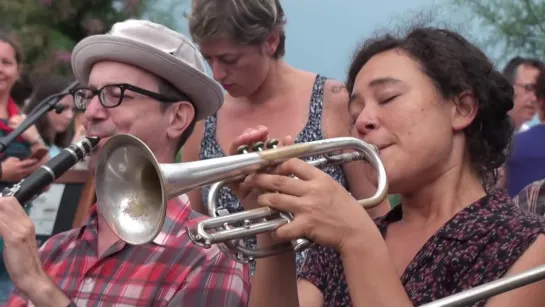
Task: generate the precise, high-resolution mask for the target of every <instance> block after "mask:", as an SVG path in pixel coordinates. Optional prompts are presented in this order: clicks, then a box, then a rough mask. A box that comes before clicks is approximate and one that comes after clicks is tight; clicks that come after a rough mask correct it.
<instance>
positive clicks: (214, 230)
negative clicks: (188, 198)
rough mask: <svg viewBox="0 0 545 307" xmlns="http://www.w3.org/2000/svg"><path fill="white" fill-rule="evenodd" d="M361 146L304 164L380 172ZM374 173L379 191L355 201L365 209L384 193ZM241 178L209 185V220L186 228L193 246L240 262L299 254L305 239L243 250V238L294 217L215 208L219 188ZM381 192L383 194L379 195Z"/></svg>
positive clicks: (377, 162) (243, 150)
mask: <svg viewBox="0 0 545 307" xmlns="http://www.w3.org/2000/svg"><path fill="white" fill-rule="evenodd" d="M317 142H320V141H317ZM360 142H361V141H360ZM362 143H363V142H362ZM277 144H278V142H277V141H276V140H270V141H269V142H267V143H266V144H264V143H263V142H258V143H256V144H254V146H253V150H254V151H257V152H264V150H263V147H265V146H266V148H267V150H271V149H276V148H277V147H276V145H277ZM363 144H365V143H363ZM363 144H360V145H362V147H360V148H359V150H360V151H354V152H349V153H342V154H338V155H329V154H327V153H324V157H323V158H319V159H315V160H310V161H307V163H309V164H310V165H312V166H314V167H318V168H320V167H325V166H331V165H339V164H344V163H349V162H352V161H361V160H365V161H368V162H370V163H371V164H373V165H374V166H375V167H377V165H378V167H377V168H379V169H380V168H382V169H383V167H382V163H381V162H380V159H379V158H378V152H377V150H376V148H374V146H372V145H368V144H365V145H366V146H367V147H363V146H365V145H363ZM363 148H365V149H366V150H367V151H366V150H364V149H363ZM247 149H248V146H241V147H240V148H239V150H238V151H239V153H242V154H247V153H248V151H247ZM352 149H354V148H352ZM368 149H371V150H368ZM377 173H378V176H379V180H378V181H379V188H378V189H377V193H376V194H375V196H374V197H372V198H369V199H362V200H359V202H360V204H361V205H362V206H363V207H364V208H367V209H368V208H372V207H375V206H377V205H379V204H380V203H381V202H382V201H383V200H384V198H385V197H386V194H387V185H386V177H385V173H384V174H383V175H384V176H382V177H381V174H380V170H379V171H378V172H377ZM242 179H244V176H238V177H236V178H230V179H229V180H228V181H227V180H226V181H220V182H217V183H215V184H213V185H212V186H211V188H210V191H209V193H208V201H207V210H208V215H209V216H210V217H211V218H210V219H208V220H204V221H202V222H200V223H198V224H197V225H196V226H195V227H194V228H193V229H190V228H188V234H189V236H190V238H191V240H192V241H193V242H194V243H195V244H198V245H200V246H203V247H205V248H208V247H210V246H211V245H212V244H217V245H218V247H219V248H220V249H221V250H222V251H223V252H224V253H226V254H228V255H229V256H230V257H231V258H233V259H235V260H236V261H238V262H242V263H247V262H249V261H252V260H254V259H256V258H263V257H268V256H272V255H275V254H278V253H281V252H284V251H286V250H294V251H296V252H297V251H302V250H304V249H306V248H308V247H310V246H311V245H312V242H310V241H308V240H307V239H306V238H300V239H297V240H294V241H292V242H291V243H290V244H283V245H277V246H273V247H269V248H259V249H249V248H247V247H246V244H245V242H244V239H246V238H248V237H251V236H254V235H257V234H261V233H265V232H272V231H274V230H276V229H278V228H279V227H280V226H282V225H285V224H287V223H290V222H291V221H292V220H293V218H294V217H293V215H292V214H290V213H285V212H278V211H275V210H272V209H271V208H268V207H266V208H258V209H252V210H247V211H243V212H238V213H233V214H229V212H227V210H225V209H224V208H221V207H220V206H218V203H217V199H218V193H219V191H220V190H221V188H223V187H224V186H225V185H226V184H227V183H228V182H232V181H233V180H242ZM381 179H384V185H381V183H380V181H381ZM381 192H384V193H382V194H381Z"/></svg>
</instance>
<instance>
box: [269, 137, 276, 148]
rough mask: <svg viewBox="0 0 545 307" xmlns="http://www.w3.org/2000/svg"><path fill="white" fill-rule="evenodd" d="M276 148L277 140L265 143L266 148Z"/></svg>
mask: <svg viewBox="0 0 545 307" xmlns="http://www.w3.org/2000/svg"><path fill="white" fill-rule="evenodd" d="M277 146H278V140H276V139H270V140H268V141H267V148H269V149H272V148H276V147H277Z"/></svg>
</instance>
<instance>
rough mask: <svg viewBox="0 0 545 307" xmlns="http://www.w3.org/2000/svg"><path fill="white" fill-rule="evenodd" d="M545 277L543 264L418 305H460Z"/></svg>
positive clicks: (444, 306) (425, 306)
mask: <svg viewBox="0 0 545 307" xmlns="http://www.w3.org/2000/svg"><path fill="white" fill-rule="evenodd" d="M543 279H545V265H540V266H538V267H535V268H532V269H529V270H526V271H524V272H522V273H519V274H515V275H512V276H506V277H503V278H500V279H497V280H494V281H492V282H489V283H486V284H483V285H480V286H478V287H475V288H472V289H468V290H465V291H462V292H459V293H456V294H453V295H450V296H447V297H444V298H442V299H439V300H436V301H433V302H430V303H427V304H424V305H420V307H461V306H470V305H472V304H475V303H476V302H478V301H480V300H484V299H488V298H490V297H493V296H496V295H498V294H502V293H504V292H508V291H511V290H514V289H517V288H520V287H523V286H526V285H529V284H531V283H534V282H538V281H540V280H543Z"/></svg>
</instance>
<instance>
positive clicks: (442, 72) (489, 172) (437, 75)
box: [346, 27, 514, 190]
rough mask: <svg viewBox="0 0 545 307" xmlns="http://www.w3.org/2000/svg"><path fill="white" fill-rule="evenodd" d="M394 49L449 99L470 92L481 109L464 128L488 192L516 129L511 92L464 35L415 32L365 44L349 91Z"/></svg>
mask: <svg viewBox="0 0 545 307" xmlns="http://www.w3.org/2000/svg"><path fill="white" fill-rule="evenodd" d="M392 49H399V50H403V51H404V52H406V53H407V54H408V55H409V56H411V57H412V58H413V59H414V60H416V61H417V62H418V63H419V64H420V67H421V69H422V71H423V72H424V73H425V74H426V75H428V77H430V78H431V79H432V80H433V81H434V83H435V85H436V88H437V90H438V91H439V93H440V94H441V95H442V96H443V97H444V98H446V99H449V98H454V97H456V96H457V95H459V94H460V93H462V92H463V91H467V90H469V91H471V92H472V93H473V95H474V97H475V98H476V100H477V103H478V105H479V109H478V111H477V115H476V117H475V119H474V120H473V122H472V123H471V124H470V125H469V126H468V127H467V128H466V129H465V135H466V137H467V151H468V153H469V157H470V159H471V164H472V167H473V169H474V170H475V171H476V173H477V175H478V176H479V177H480V178H481V181H482V183H483V186H484V187H485V188H486V189H487V190H488V189H489V188H490V187H492V186H493V185H494V184H495V182H496V181H497V169H498V168H499V167H501V166H502V165H503V163H504V162H505V160H506V158H507V155H508V154H509V152H510V149H511V140H512V136H513V131H514V126H513V123H512V121H511V119H510V117H509V116H508V115H507V112H508V111H509V110H511V109H512V108H513V87H512V86H511V84H510V83H509V81H508V80H507V79H506V78H505V77H504V76H503V75H502V74H501V73H500V72H499V71H498V70H496V69H495V68H494V65H493V64H492V63H491V62H490V60H489V59H488V57H487V56H486V55H485V54H484V53H483V52H482V51H481V50H480V49H479V48H477V47H476V46H474V45H473V44H471V43H470V42H468V41H467V40H466V39H465V38H463V37H462V36H461V35H459V34H457V33H455V32H452V31H450V30H446V29H440V28H432V27H416V28H414V29H412V30H411V31H410V32H409V33H408V34H407V35H405V36H403V37H395V36H393V35H391V34H386V35H382V36H380V37H378V38H374V39H371V40H368V41H366V42H365V43H364V44H363V45H362V46H361V47H360V48H358V50H357V51H356V53H355V54H354V57H353V59H352V63H351V65H350V68H349V70H348V77H347V81H346V83H347V88H348V90H349V92H350V93H351V92H352V89H353V87H354V81H355V79H356V75H357V74H358V72H359V71H360V70H361V68H362V67H363V66H364V65H365V63H367V61H369V59H371V57H373V56H374V55H376V54H378V53H381V52H385V51H388V50H392Z"/></svg>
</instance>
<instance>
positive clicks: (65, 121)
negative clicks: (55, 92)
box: [47, 95, 75, 133]
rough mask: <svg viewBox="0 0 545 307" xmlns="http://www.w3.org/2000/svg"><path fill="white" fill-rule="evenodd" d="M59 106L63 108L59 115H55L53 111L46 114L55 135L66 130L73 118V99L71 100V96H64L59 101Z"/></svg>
mask: <svg viewBox="0 0 545 307" xmlns="http://www.w3.org/2000/svg"><path fill="white" fill-rule="evenodd" d="M59 104H60V105H62V106H64V109H63V110H62V113H61V114H57V112H55V111H51V112H48V113H47V118H48V120H49V124H50V125H51V128H52V129H53V130H54V131H55V132H56V133H62V132H64V131H66V129H68V126H69V125H70V123H71V122H72V119H73V118H74V110H75V106H74V98H72V95H66V96H64V98H63V99H61V101H59Z"/></svg>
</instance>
